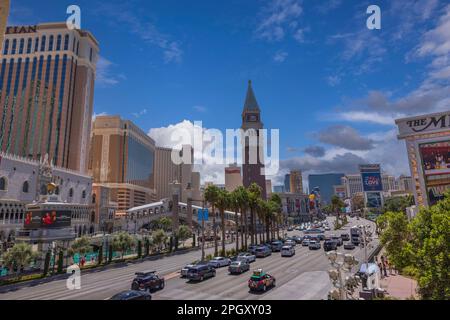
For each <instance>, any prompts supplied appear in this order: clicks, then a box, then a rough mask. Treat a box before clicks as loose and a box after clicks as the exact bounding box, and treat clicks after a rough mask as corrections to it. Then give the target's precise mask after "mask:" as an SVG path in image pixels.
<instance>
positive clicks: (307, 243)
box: [302, 238, 309, 247]
mask: <svg viewBox="0 0 450 320" xmlns="http://www.w3.org/2000/svg"><path fill="white" fill-rule="evenodd" d="M302 246H304V247H308V246H309V238H305V239H303V241H302Z"/></svg>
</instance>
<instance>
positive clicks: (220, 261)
mask: <svg viewBox="0 0 450 320" xmlns="http://www.w3.org/2000/svg"><path fill="white" fill-rule="evenodd" d="M230 264H231V260H230V259H229V258H224V257H214V258H212V259H211V260H210V261H209V262H208V265H210V266H212V267H214V268H220V267H226V266H229V265H230Z"/></svg>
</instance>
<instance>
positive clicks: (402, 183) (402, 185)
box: [397, 175, 414, 192]
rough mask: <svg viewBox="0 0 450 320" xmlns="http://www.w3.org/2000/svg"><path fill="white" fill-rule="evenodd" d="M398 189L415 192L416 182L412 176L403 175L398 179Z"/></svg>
mask: <svg viewBox="0 0 450 320" xmlns="http://www.w3.org/2000/svg"><path fill="white" fill-rule="evenodd" d="M397 183H398V190H400V191H409V192H414V182H413V178H412V177H411V176H404V175H401V176H400V177H399V178H398V180H397Z"/></svg>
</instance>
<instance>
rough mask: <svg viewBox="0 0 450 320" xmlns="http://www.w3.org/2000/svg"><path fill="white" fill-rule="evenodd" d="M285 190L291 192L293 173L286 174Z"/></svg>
mask: <svg viewBox="0 0 450 320" xmlns="http://www.w3.org/2000/svg"><path fill="white" fill-rule="evenodd" d="M284 192H291V175H290V174H286V175H285V176H284Z"/></svg>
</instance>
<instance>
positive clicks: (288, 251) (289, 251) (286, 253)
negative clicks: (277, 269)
mask: <svg viewBox="0 0 450 320" xmlns="http://www.w3.org/2000/svg"><path fill="white" fill-rule="evenodd" d="M293 255H295V248H294V247H293V246H283V247H282V248H281V256H282V257H292V256H293Z"/></svg>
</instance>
